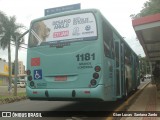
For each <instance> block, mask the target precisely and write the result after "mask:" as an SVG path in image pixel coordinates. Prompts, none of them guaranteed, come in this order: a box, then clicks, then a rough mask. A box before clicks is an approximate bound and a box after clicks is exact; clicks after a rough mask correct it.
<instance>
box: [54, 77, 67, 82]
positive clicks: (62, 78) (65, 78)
mask: <svg viewBox="0 0 160 120" xmlns="http://www.w3.org/2000/svg"><path fill="white" fill-rule="evenodd" d="M65 80H67V76H56V77H55V81H65Z"/></svg>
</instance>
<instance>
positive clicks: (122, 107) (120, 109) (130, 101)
mask: <svg viewBox="0 0 160 120" xmlns="http://www.w3.org/2000/svg"><path fill="white" fill-rule="evenodd" d="M150 83H151V82H148V83H147V84H145V85H144V86H143V87H142V89H140V90H138V91H137V92H136V93H135V94H133V95H132V96H131V97H129V98H128V99H127V101H125V102H124V103H123V104H122V105H121V106H120V107H118V108H117V109H116V110H114V111H113V112H119V111H126V108H127V107H128V106H129V105H130V104H131V103H132V102H133V101H134V100H135V98H136V97H138V96H139V95H140V94H141V93H142V92H143V90H144V88H145V87H147V86H148V85H149V84H150ZM109 116H112V114H110V115H109ZM118 119H119V118H117V117H107V118H106V120H118Z"/></svg>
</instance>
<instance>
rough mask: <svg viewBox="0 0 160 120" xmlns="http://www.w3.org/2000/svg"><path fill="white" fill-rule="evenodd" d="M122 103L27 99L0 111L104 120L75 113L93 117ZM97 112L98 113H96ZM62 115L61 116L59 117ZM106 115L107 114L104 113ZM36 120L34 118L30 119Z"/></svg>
mask: <svg viewBox="0 0 160 120" xmlns="http://www.w3.org/2000/svg"><path fill="white" fill-rule="evenodd" d="M147 82H148V80H146V82H142V84H141V86H143V85H144V84H146V83H147ZM122 103H123V101H122V100H119V101H116V102H70V101H30V100H29V99H27V100H23V101H19V102H14V103H9V104H3V105H0V111H18V112H21V111H32V112H33V111H35V112H36V111H40V112H44V113H45V114H48V113H53V114H54V113H55V112H58V115H56V116H55V117H54V118H51V117H50V118H49V117H48V118H45V120H50V119H51V120H90V119H91V120H102V119H105V117H101V118H97V117H96V118H95V117H94V118H89V117H87V116H85V115H84V114H83V113H82V114H79V115H78V116H77V113H76V112H75V111H92V112H90V113H89V114H92V113H93V114H94V115H95V114H97V115H95V116H98V114H100V112H101V111H113V110H114V109H115V108H116V107H118V106H120V105H121V104H122ZM70 111H71V112H70ZM98 111H99V112H98ZM65 112H66V113H67V112H69V113H72V112H73V114H72V115H71V116H67V117H66V116H65V117H64V114H65ZM61 114H62V116H61ZM106 114H107V113H106ZM94 115H93V116H94ZM6 119H7V120H8V118H0V120H6ZM14 119H15V120H18V119H23V120H28V119H31V118H11V120H14ZM32 119H34V120H35V119H36V118H32ZM41 119H44V118H37V120H41Z"/></svg>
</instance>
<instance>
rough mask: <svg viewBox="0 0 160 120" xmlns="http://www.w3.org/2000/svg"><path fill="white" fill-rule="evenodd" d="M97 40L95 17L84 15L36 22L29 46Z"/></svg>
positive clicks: (89, 14)
mask: <svg viewBox="0 0 160 120" xmlns="http://www.w3.org/2000/svg"><path fill="white" fill-rule="evenodd" d="M95 39H97V28H96V20H95V17H94V15H93V14H92V13H83V14H74V15H68V16H62V17H57V18H51V19H47V20H42V21H38V22H34V23H33V24H32V27H31V35H30V42H29V46H30V47H32V46H37V45H42V44H44V43H57V42H59V41H62V42H73V41H82V40H95Z"/></svg>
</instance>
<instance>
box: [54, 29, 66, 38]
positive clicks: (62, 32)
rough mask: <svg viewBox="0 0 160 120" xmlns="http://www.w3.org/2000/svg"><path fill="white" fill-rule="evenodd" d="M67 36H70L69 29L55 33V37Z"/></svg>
mask: <svg viewBox="0 0 160 120" xmlns="http://www.w3.org/2000/svg"><path fill="white" fill-rule="evenodd" d="M66 36H69V31H60V32H54V33H53V38H59V37H66Z"/></svg>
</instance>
